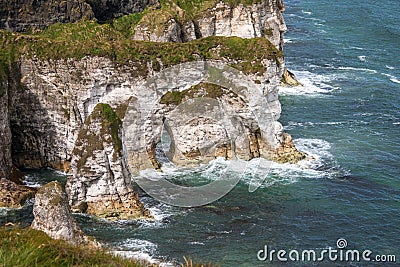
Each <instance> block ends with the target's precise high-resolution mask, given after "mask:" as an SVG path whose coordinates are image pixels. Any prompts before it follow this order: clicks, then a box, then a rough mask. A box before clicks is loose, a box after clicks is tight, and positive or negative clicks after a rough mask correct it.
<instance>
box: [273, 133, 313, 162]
mask: <svg viewBox="0 0 400 267" xmlns="http://www.w3.org/2000/svg"><path fill="white" fill-rule="evenodd" d="M282 137H283V138H282V141H281V145H280V146H278V148H277V149H275V151H274V154H273V160H274V161H276V162H280V163H297V162H298V161H300V160H302V159H305V158H306V156H307V154H306V153H304V152H301V151H298V150H297V149H296V147H295V145H294V143H293V140H292V137H291V136H290V134H288V133H283V136H282Z"/></svg>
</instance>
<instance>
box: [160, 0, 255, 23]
mask: <svg viewBox="0 0 400 267" xmlns="http://www.w3.org/2000/svg"><path fill="white" fill-rule="evenodd" d="M160 2H161V8H162V9H165V10H168V11H169V10H172V11H174V9H175V8H174V6H177V7H179V8H180V9H181V10H183V11H184V12H185V13H186V17H187V18H189V19H193V18H194V17H196V16H198V15H200V14H201V13H202V12H204V11H205V10H207V9H210V8H212V7H214V6H215V5H216V4H217V3H218V2H220V0H161V1H160ZM223 2H225V3H226V4H228V5H230V6H231V7H235V6H238V5H239V4H242V5H244V6H249V5H252V4H257V3H260V2H261V0H224V1H223Z"/></svg>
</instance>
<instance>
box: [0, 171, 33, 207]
mask: <svg viewBox="0 0 400 267" xmlns="http://www.w3.org/2000/svg"><path fill="white" fill-rule="evenodd" d="M35 193H36V189H34V188H31V187H28V186H23V185H18V184H16V183H14V182H12V181H10V180H7V179H5V178H2V179H0V207H6V208H20V207H21V206H23V205H24V204H25V202H26V200H28V199H30V198H33V197H35Z"/></svg>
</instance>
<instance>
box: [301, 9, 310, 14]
mask: <svg viewBox="0 0 400 267" xmlns="http://www.w3.org/2000/svg"><path fill="white" fill-rule="evenodd" d="M301 13H303V14H306V15H311V14H312V12H310V11H304V10H302V11H301Z"/></svg>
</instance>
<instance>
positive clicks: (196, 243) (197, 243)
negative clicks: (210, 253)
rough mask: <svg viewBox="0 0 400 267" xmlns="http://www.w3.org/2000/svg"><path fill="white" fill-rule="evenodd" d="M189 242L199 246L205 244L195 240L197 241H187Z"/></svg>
mask: <svg viewBox="0 0 400 267" xmlns="http://www.w3.org/2000/svg"><path fill="white" fill-rule="evenodd" d="M189 244H190V245H200V246H205V245H206V244H205V243H203V242H197V241H194V242H189Z"/></svg>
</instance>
